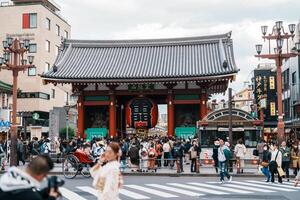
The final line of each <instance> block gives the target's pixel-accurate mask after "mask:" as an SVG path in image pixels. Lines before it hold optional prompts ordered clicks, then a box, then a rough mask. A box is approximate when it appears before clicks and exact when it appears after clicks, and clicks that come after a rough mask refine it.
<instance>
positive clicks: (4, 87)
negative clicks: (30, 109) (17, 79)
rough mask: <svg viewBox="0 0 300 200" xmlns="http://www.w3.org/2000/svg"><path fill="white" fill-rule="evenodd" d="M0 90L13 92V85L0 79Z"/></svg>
mask: <svg viewBox="0 0 300 200" xmlns="http://www.w3.org/2000/svg"><path fill="white" fill-rule="evenodd" d="M0 92H6V93H12V85H10V84H7V83H4V82H3V81H0Z"/></svg>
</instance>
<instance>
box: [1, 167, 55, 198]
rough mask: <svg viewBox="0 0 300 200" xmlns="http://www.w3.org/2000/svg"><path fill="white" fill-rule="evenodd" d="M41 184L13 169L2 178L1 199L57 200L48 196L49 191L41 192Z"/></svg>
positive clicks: (24, 173)
mask: <svg viewBox="0 0 300 200" xmlns="http://www.w3.org/2000/svg"><path fill="white" fill-rule="evenodd" d="M39 187H40V184H39V182H38V181H37V180H35V179H34V178H32V177H31V176H30V175H28V174H27V173H26V172H24V171H22V170H20V169H18V168H16V167H11V168H10V169H9V170H8V172H7V173H5V174H4V175H3V176H2V177H1V178H0V199H10V200H24V199H27V200H29V199H30V200H44V199H46V200H55V198H54V197H49V196H48V189H47V188H45V189H43V190H39Z"/></svg>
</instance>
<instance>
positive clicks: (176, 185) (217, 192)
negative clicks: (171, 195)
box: [167, 183, 228, 195]
mask: <svg viewBox="0 0 300 200" xmlns="http://www.w3.org/2000/svg"><path fill="white" fill-rule="evenodd" d="M167 184H168V185H172V186H175V187H181V188H185V189H190V190H195V191H199V192H205V193H210V194H216V195H221V194H228V193H225V192H221V191H216V190H210V189H207V188H201V187H195V186H191V185H186V184H180V183H167Z"/></svg>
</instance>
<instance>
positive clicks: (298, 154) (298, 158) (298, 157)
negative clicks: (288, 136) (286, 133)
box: [291, 147, 300, 168]
mask: <svg viewBox="0 0 300 200" xmlns="http://www.w3.org/2000/svg"><path fill="white" fill-rule="evenodd" d="M291 157H292V162H293V168H297V166H299V167H300V150H298V149H297V148H295V147H294V148H293V149H292V153H291Z"/></svg>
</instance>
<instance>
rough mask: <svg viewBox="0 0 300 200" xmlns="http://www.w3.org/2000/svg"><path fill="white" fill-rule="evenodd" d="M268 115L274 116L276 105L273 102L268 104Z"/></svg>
mask: <svg viewBox="0 0 300 200" xmlns="http://www.w3.org/2000/svg"><path fill="white" fill-rule="evenodd" d="M270 115H271V116H275V115H276V105H275V102H270Z"/></svg>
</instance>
